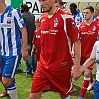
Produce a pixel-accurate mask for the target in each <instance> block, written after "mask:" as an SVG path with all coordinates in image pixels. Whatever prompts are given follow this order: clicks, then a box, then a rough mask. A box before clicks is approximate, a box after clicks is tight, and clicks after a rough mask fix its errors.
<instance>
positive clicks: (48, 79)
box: [31, 64, 73, 96]
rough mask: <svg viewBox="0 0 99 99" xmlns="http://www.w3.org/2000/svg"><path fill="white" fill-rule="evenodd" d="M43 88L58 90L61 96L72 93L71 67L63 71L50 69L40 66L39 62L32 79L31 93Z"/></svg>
mask: <svg viewBox="0 0 99 99" xmlns="http://www.w3.org/2000/svg"><path fill="white" fill-rule="evenodd" d="M43 90H51V91H54V92H58V93H60V94H61V95H62V96H68V95H70V94H72V93H73V87H72V80H71V68H67V69H66V70H64V71H50V70H45V69H42V68H40V64H39V66H38V67H37V69H36V72H35V74H34V77H33V80H32V89H31V93H37V92H40V91H43Z"/></svg>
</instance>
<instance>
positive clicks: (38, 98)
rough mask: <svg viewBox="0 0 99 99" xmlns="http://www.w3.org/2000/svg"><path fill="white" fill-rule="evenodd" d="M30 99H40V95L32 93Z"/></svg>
mask: <svg viewBox="0 0 99 99" xmlns="http://www.w3.org/2000/svg"><path fill="white" fill-rule="evenodd" d="M29 99H40V95H39V94H36V93H35V94H34V93H31V94H30V96H29Z"/></svg>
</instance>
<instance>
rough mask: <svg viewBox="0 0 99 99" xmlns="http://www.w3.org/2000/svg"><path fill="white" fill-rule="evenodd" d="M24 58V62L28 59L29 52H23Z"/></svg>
mask: <svg viewBox="0 0 99 99" xmlns="http://www.w3.org/2000/svg"><path fill="white" fill-rule="evenodd" d="M22 58H23V60H27V59H28V51H27V50H22Z"/></svg>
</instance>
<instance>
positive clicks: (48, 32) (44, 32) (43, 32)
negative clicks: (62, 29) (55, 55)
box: [41, 30, 58, 35]
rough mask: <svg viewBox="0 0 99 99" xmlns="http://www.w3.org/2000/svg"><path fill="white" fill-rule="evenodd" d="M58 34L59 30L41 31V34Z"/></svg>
mask: <svg viewBox="0 0 99 99" xmlns="http://www.w3.org/2000/svg"><path fill="white" fill-rule="evenodd" d="M57 33H58V30H49V31H43V30H41V34H52V35H56V34H57Z"/></svg>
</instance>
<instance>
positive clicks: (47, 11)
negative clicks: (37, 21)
mask: <svg viewBox="0 0 99 99" xmlns="http://www.w3.org/2000/svg"><path fill="white" fill-rule="evenodd" d="M51 9H52V6H51V7H50V8H49V10H45V11H42V12H43V13H44V12H50V11H51Z"/></svg>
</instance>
